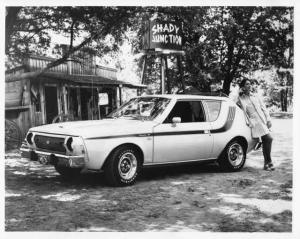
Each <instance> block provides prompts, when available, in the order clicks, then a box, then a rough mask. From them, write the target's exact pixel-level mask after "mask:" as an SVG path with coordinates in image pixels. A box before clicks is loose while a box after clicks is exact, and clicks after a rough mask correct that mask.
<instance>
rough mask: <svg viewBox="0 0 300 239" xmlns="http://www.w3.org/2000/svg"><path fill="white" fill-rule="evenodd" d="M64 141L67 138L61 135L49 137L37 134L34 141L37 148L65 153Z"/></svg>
mask: <svg viewBox="0 0 300 239" xmlns="http://www.w3.org/2000/svg"><path fill="white" fill-rule="evenodd" d="M64 141H65V138H60V137H49V136H44V135H35V137H34V142H35V145H36V147H37V148H39V149H46V150H47V151H54V152H59V153H64V154H65V153H66V149H65V147H64Z"/></svg>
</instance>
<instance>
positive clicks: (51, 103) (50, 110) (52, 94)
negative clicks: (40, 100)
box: [45, 86, 58, 124]
mask: <svg viewBox="0 0 300 239" xmlns="http://www.w3.org/2000/svg"><path fill="white" fill-rule="evenodd" d="M45 102H46V122H47V124H51V123H52V120H53V119H54V117H55V116H57V115H58V104H57V88H56V87H54V86H45Z"/></svg>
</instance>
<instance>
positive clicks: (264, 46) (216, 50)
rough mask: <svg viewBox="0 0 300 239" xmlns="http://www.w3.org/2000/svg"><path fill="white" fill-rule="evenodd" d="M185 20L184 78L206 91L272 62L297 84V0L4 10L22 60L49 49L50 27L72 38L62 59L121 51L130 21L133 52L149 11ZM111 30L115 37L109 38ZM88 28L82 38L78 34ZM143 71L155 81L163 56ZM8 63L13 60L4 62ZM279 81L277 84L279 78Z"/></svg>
mask: <svg viewBox="0 0 300 239" xmlns="http://www.w3.org/2000/svg"><path fill="white" fill-rule="evenodd" d="M154 17H155V18H157V19H161V20H166V19H174V20H179V21H182V22H183V26H184V45H183V50H184V51H185V55H184V57H183V68H184V73H185V74H184V82H185V84H186V85H190V86H193V87H195V88H197V89H199V90H201V91H211V90H216V89H217V90H218V89H219V90H221V91H223V92H224V93H226V94H229V92H230V86H231V85H232V84H235V83H236V82H238V81H239V80H240V79H242V78H243V77H246V76H247V75H249V73H251V72H254V71H256V70H265V69H269V68H271V67H275V68H277V69H284V70H279V72H284V73H280V74H279V73H278V74H279V76H280V77H279V78H278V79H281V80H280V81H281V83H280V84H281V85H282V84H286V85H284V86H292V82H293V76H292V74H291V71H290V69H292V68H293V55H294V53H293V42H294V38H293V21H294V20H293V8H292V7H229V6H226V7H225V6H220V7H188V6H187V7H171V6H170V7H159V6H157V7H88V6H86V7H8V8H7V14H6V48H5V49H6V56H7V62H9V63H11V62H14V63H16V62H17V63H19V62H20V61H21V59H22V58H23V57H24V56H26V55H28V54H32V53H35V54H40V55H42V54H45V52H46V49H48V48H49V47H50V42H51V34H50V32H55V33H58V34H62V35H64V36H68V37H69V38H70V44H69V45H70V46H69V49H68V51H66V52H64V54H63V55H62V56H61V58H60V59H58V60H57V61H55V62H53V63H51V65H49V66H48V67H51V66H54V65H57V64H60V63H62V62H64V61H65V60H66V59H67V58H68V57H69V56H70V54H73V53H74V52H76V51H78V50H79V49H81V48H82V47H85V46H87V45H89V46H91V47H92V49H93V50H94V51H95V53H96V54H97V55H99V56H101V55H103V54H105V53H107V52H111V51H117V50H118V47H119V46H120V44H121V42H122V41H123V39H124V38H126V35H124V33H125V32H126V31H127V30H128V29H129V30H130V31H133V32H136V33H137V34H136V37H134V38H131V39H129V40H130V43H131V45H132V47H133V48H134V52H136V53H137V52H140V51H141V49H142V36H143V35H144V33H145V27H144V26H145V22H146V21H148V20H149V19H151V18H154ZM108 35H109V36H111V37H112V41H111V44H109V45H108V44H106V43H104V41H103V40H104V39H105V37H106V36H108ZM82 36H85V37H84V38H83V39H82V41H81V43H79V44H78V45H74V42H75V40H76V39H81V38H82ZM177 60H178V59H177V57H176V56H170V57H169V60H168V62H169V65H168V66H169V69H168V70H169V71H168V77H169V82H170V85H171V87H172V88H174V87H178V85H179V82H178V79H179V78H180V75H179V71H178V67H177ZM148 61H149V66H152V67H150V68H149V67H148V70H147V71H146V72H145V74H146V77H147V78H148V79H149V80H150V82H156V83H157V82H158V79H159V77H160V72H159V64H160V62H159V61H158V60H157V59H156V57H154V56H151V57H150V56H149V57H148ZM7 66H9V64H7ZM139 66H140V69H141V68H142V62H139ZM280 84H279V85H280Z"/></svg>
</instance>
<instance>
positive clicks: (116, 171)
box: [21, 95, 256, 186]
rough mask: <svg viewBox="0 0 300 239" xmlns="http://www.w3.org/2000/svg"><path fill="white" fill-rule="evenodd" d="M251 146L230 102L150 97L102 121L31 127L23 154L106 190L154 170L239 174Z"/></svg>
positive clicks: (240, 114) (238, 112) (225, 99)
mask: <svg viewBox="0 0 300 239" xmlns="http://www.w3.org/2000/svg"><path fill="white" fill-rule="evenodd" d="M255 143H256V142H254V141H253V139H252V138H251V132H250V128H249V127H248V126H247V124H246V121H245V117H244V114H243V112H242V110H241V109H240V108H239V107H238V106H237V105H236V104H235V103H234V102H233V101H232V100H230V99H229V98H228V97H216V96H199V95H151V96H140V97H136V98H133V99H131V100H130V101H128V102H127V103H125V104H124V105H122V106H121V107H120V108H119V109H117V110H115V111H114V112H112V113H111V114H110V115H109V116H108V118H107V119H103V120H94V121H76V122H64V123H56V124H50V125H44V126H39V127H34V128H31V129H30V130H29V131H28V133H27V136H26V138H25V143H24V144H23V146H22V147H21V151H22V152H23V154H24V153H26V154H27V155H29V157H30V159H31V160H36V161H39V162H40V163H42V164H52V165H54V167H55V169H56V170H57V172H58V173H60V174H61V175H62V176H64V177H74V176H76V175H77V174H79V173H80V172H81V171H82V170H84V171H86V170H93V171H94V170H99V171H104V175H105V178H106V179H107V182H108V183H109V184H110V185H112V186H125V185H131V184H133V183H134V182H135V181H136V178H137V176H138V175H139V173H140V170H141V168H142V167H146V166H152V165H166V164H178V163H186V162H195V161H216V162H217V163H218V164H219V166H220V167H221V168H222V169H225V170H229V171H238V170H240V169H241V168H242V167H243V165H244V163H245V160H246V153H247V152H249V151H250V150H251V149H253V147H254V145H255Z"/></svg>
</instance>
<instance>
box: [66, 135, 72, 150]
mask: <svg viewBox="0 0 300 239" xmlns="http://www.w3.org/2000/svg"><path fill="white" fill-rule="evenodd" d="M72 143H73V138H72V137H70V138H68V139H67V142H66V146H67V149H68V150H69V151H71V152H72V151H73V148H72Z"/></svg>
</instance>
